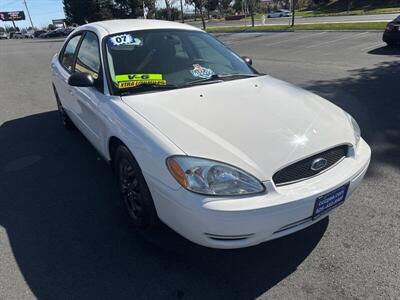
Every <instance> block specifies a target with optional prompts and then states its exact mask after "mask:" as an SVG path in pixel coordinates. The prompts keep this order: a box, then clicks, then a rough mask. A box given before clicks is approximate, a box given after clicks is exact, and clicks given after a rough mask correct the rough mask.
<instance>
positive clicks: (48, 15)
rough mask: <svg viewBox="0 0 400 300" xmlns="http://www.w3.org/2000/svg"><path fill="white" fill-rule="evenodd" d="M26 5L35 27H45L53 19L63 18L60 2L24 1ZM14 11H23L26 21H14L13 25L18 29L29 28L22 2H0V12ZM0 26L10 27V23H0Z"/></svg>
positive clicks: (49, 0) (43, 0) (9, 0)
mask: <svg viewBox="0 0 400 300" xmlns="http://www.w3.org/2000/svg"><path fill="white" fill-rule="evenodd" d="M26 4H27V5H28V8H29V12H30V13H31V17H32V22H33V25H34V26H35V27H39V28H40V27H42V26H47V25H48V24H50V23H51V21H52V20H53V19H64V18H65V16H64V10H63V5H62V0H26ZM16 10H23V11H24V12H25V18H26V20H24V21H16V22H15V25H16V26H18V27H20V28H23V27H29V26H31V25H30V22H29V18H28V14H27V12H26V8H25V5H24V1H23V0H0V11H16ZM0 26H1V27H5V26H12V23H11V22H3V21H0Z"/></svg>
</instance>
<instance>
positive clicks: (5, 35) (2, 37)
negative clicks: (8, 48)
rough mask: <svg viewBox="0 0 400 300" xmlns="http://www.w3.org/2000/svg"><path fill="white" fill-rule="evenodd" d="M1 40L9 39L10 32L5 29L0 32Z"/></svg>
mask: <svg viewBox="0 0 400 300" xmlns="http://www.w3.org/2000/svg"><path fill="white" fill-rule="evenodd" d="M0 40H8V34H7V32H5V31H2V32H0Z"/></svg>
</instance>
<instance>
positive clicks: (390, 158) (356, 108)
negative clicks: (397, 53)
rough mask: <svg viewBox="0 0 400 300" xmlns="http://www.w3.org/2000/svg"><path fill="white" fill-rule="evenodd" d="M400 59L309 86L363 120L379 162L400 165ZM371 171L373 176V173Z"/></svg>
mask: <svg viewBox="0 0 400 300" xmlns="http://www.w3.org/2000/svg"><path fill="white" fill-rule="evenodd" d="M399 85H400V62H398V61H394V62H383V63H380V64H378V65H376V66H375V67H374V68H371V69H366V68H363V69H356V70H353V71H350V76H349V77H346V78H341V79H337V80H329V81H315V82H313V83H312V84H311V85H308V86H307V87H306V88H307V89H309V90H312V91H314V92H316V93H318V94H319V95H321V96H323V97H325V98H327V99H329V100H331V101H332V102H333V103H335V104H337V105H338V106H340V107H341V108H343V109H344V110H346V111H347V112H349V113H350V114H351V115H352V116H353V117H354V118H355V119H356V120H357V121H358V123H359V125H360V127H361V130H362V136H363V137H364V138H365V139H366V141H367V142H368V143H369V144H370V145H371V146H372V150H373V153H372V165H371V167H372V169H370V171H371V172H372V171H373V167H374V166H375V164H374V163H375V162H384V163H387V164H390V165H392V166H396V167H400V93H399ZM371 172H369V173H370V175H371Z"/></svg>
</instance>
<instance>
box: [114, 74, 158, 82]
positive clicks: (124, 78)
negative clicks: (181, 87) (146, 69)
mask: <svg viewBox="0 0 400 300" xmlns="http://www.w3.org/2000/svg"><path fill="white" fill-rule="evenodd" d="M162 79H163V76H162V74H125V75H115V80H116V81H117V82H120V81H131V80H135V81H140V80H162Z"/></svg>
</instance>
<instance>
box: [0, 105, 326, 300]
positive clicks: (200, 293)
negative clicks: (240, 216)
mask: <svg viewBox="0 0 400 300" xmlns="http://www.w3.org/2000/svg"><path fill="white" fill-rule="evenodd" d="M59 123H60V122H59V120H58V114H57V113H56V112H46V113H41V114H36V115H31V116H28V117H24V118H20V119H15V120H11V121H8V122H6V123H4V124H2V125H1V126H0V142H1V145H2V147H1V148H0V226H2V227H4V228H5V230H6V232H7V235H8V238H9V242H10V245H11V248H12V251H13V255H14V257H15V259H16V261H17V263H18V267H19V269H20V271H21V273H22V275H23V276H24V279H25V280H26V282H27V283H28V285H29V287H30V289H31V290H32V292H33V293H34V294H35V296H36V297H37V298H38V299H182V298H184V299H243V298H244V299H252V298H255V297H257V296H260V295H261V294H262V293H264V292H266V291H267V290H268V289H270V288H271V287H273V286H274V285H276V284H277V283H278V282H280V281H281V280H282V279H284V278H285V277H287V276H288V275H290V274H291V273H292V272H294V271H295V270H296V268H297V267H298V266H299V264H301V263H302V261H303V260H304V259H305V258H306V257H307V256H308V255H309V254H310V253H311V252H312V251H313V249H314V248H315V247H316V245H317V244H318V242H319V241H320V239H321V237H322V236H323V234H324V232H325V230H326V228H327V226H328V222H329V221H328V218H326V219H324V220H323V221H321V222H319V223H317V224H315V225H313V226H311V227H309V228H307V229H305V230H302V231H300V232H298V233H297V234H294V235H290V236H288V237H285V238H281V239H277V240H274V241H271V242H267V243H264V244H261V245H258V246H254V247H250V248H246V249H240V250H215V249H208V248H204V247H201V246H197V245H195V244H192V243H190V242H188V241H186V240H185V239H183V238H181V237H180V236H178V235H177V234H175V233H174V232H173V231H172V230H170V229H168V228H166V227H162V228H161V229H160V231H159V232H158V233H157V234H152V235H148V236H145V235H143V234H142V233H140V232H138V231H136V230H135V229H133V228H132V226H131V225H130V222H129V219H128V217H127V214H126V213H125V211H124V208H123V206H122V204H121V201H120V200H119V198H118V192H117V188H116V184H115V181H114V178H113V174H112V172H111V170H110V168H109V166H108V165H107V164H106V163H105V162H104V161H103V160H101V159H100V158H99V157H98V154H97V153H96V151H95V150H94V149H93V148H92V147H91V146H90V145H89V143H88V142H87V141H86V140H85V139H84V137H83V136H82V135H81V134H79V133H77V132H75V133H74V132H67V131H65V130H64V129H63V128H62V126H61V125H59Z"/></svg>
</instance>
